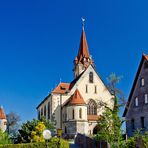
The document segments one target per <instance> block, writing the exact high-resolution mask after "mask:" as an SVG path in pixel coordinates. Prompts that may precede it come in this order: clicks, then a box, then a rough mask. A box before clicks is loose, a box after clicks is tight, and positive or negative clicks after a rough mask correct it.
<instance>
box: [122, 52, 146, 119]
mask: <svg viewBox="0 0 148 148" xmlns="http://www.w3.org/2000/svg"><path fill="white" fill-rule="evenodd" d="M144 60H146V61H148V55H145V54H143V55H142V58H141V61H140V65H139V67H138V70H137V73H136V76H135V80H134V83H133V86H132V89H131V92H130V95H129V97H128V101H127V103H126V107H125V110H124V113H123V117H125V116H126V113H127V111H128V107H129V105H130V102H131V99H132V96H133V93H134V90H135V86H136V84H137V80H138V77H139V74H140V71H141V68H142V65H143V62H144Z"/></svg>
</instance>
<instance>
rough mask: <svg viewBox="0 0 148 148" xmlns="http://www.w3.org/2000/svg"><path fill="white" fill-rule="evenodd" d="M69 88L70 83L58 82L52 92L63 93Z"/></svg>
mask: <svg viewBox="0 0 148 148" xmlns="http://www.w3.org/2000/svg"><path fill="white" fill-rule="evenodd" d="M69 90H70V83H59V85H58V86H57V87H56V88H55V89H54V90H53V91H52V93H59V94H65V93H66V92H67V91H69Z"/></svg>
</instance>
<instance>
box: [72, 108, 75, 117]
mask: <svg viewBox="0 0 148 148" xmlns="http://www.w3.org/2000/svg"><path fill="white" fill-rule="evenodd" d="M74 118H75V111H74V109H73V110H72V119H74Z"/></svg>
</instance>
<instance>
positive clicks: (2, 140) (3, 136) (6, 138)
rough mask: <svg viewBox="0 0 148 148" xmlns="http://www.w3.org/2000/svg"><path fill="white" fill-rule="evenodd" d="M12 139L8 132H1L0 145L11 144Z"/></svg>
mask: <svg viewBox="0 0 148 148" xmlns="http://www.w3.org/2000/svg"><path fill="white" fill-rule="evenodd" d="M11 143H12V142H11V139H10V138H9V136H8V134H7V133H6V132H4V133H3V132H2V131H1V130H0V144H11Z"/></svg>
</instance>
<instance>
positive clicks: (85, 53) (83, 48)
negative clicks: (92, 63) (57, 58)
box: [75, 29, 90, 63]
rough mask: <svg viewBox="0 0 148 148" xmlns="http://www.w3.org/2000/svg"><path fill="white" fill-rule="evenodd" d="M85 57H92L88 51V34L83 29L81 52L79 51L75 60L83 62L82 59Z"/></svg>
mask: <svg viewBox="0 0 148 148" xmlns="http://www.w3.org/2000/svg"><path fill="white" fill-rule="evenodd" d="M84 57H85V58H90V55H89V51H88V45H87V40H86V36H85V31H84V29H83V30H82V34H81V40H80V46H79V52H78V55H77V57H76V58H75V60H76V61H78V63H82V59H83V58H84Z"/></svg>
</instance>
